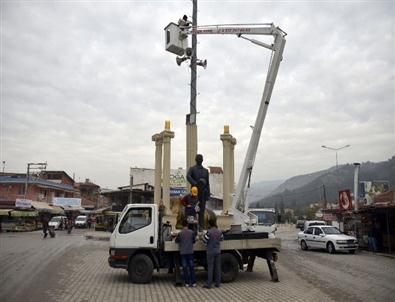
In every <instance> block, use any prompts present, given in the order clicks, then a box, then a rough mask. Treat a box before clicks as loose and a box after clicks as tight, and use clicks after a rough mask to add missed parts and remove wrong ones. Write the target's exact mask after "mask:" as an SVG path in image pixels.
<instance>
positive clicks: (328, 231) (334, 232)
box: [324, 227, 341, 235]
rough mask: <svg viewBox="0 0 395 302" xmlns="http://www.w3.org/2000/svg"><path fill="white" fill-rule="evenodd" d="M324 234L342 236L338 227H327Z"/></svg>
mask: <svg viewBox="0 0 395 302" xmlns="http://www.w3.org/2000/svg"><path fill="white" fill-rule="evenodd" d="M324 232H325V234H328V235H338V234H341V232H340V231H339V229H338V228H336V227H327V228H324Z"/></svg>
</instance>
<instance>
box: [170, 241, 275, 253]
mask: <svg viewBox="0 0 395 302" xmlns="http://www.w3.org/2000/svg"><path fill="white" fill-rule="evenodd" d="M253 249H274V250H277V251H280V249H281V240H280V239H279V238H255V239H225V240H224V241H221V250H222V251H226V250H253ZM164 250H165V251H166V252H176V251H179V246H178V243H176V242H175V241H174V240H172V241H165V244H164ZM193 250H194V251H205V250H206V246H205V245H204V244H203V242H202V240H198V241H196V243H195V244H194V245H193Z"/></svg>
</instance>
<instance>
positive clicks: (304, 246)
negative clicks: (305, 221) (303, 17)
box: [300, 240, 308, 251]
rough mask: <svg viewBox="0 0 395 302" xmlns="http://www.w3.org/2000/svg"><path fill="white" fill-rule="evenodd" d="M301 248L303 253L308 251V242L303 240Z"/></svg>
mask: <svg viewBox="0 0 395 302" xmlns="http://www.w3.org/2000/svg"><path fill="white" fill-rule="evenodd" d="M300 248H301V249H302V251H307V249H308V247H307V244H306V241H304V240H302V241H301V242H300Z"/></svg>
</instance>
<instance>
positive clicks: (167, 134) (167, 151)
mask: <svg viewBox="0 0 395 302" xmlns="http://www.w3.org/2000/svg"><path fill="white" fill-rule="evenodd" d="M161 135H162V140H163V205H164V207H165V211H166V213H170V162H171V139H172V138H174V132H172V131H170V121H166V123H165V130H164V131H162V133H161Z"/></svg>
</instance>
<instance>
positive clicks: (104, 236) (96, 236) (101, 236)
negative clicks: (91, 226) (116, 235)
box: [84, 231, 111, 241]
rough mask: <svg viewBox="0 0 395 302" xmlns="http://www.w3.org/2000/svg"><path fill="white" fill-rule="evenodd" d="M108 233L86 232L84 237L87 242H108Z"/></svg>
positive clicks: (109, 234)
mask: <svg viewBox="0 0 395 302" xmlns="http://www.w3.org/2000/svg"><path fill="white" fill-rule="evenodd" d="M110 236H111V233H110V232H104V231H88V232H86V233H84V237H85V239H87V240H89V239H90V240H102V241H110Z"/></svg>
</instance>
